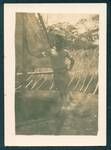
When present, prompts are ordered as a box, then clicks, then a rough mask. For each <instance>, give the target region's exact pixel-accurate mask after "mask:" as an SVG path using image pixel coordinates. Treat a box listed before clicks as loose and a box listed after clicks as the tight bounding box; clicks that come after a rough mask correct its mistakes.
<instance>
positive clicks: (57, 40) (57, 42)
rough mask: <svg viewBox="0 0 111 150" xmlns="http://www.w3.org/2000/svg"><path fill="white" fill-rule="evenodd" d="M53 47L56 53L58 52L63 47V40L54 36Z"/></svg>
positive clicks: (58, 36)
mask: <svg viewBox="0 0 111 150" xmlns="http://www.w3.org/2000/svg"><path fill="white" fill-rule="evenodd" d="M54 44H55V47H56V50H57V51H60V50H62V49H63V47H64V39H63V37H62V36H61V35H58V34H56V36H55V43H54Z"/></svg>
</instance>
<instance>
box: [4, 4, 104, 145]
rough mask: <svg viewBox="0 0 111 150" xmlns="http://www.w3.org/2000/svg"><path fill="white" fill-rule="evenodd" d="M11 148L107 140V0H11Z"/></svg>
mask: <svg viewBox="0 0 111 150" xmlns="http://www.w3.org/2000/svg"><path fill="white" fill-rule="evenodd" d="M4 11H5V12H4V34H5V35H4V47H5V48H4V50H5V52H4V54H5V57H4V62H5V77H4V82H5V93H4V94H5V112H4V113H5V145H6V146H84V145H85V146H96V145H99V146H103V145H105V144H106V4H102V3H101V4H5V6H4Z"/></svg>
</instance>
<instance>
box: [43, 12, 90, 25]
mask: <svg viewBox="0 0 111 150" xmlns="http://www.w3.org/2000/svg"><path fill="white" fill-rule="evenodd" d="M42 16H43V19H44V22H45V24H47V25H52V24H56V23H59V22H69V23H70V24H72V25H75V24H76V23H77V22H78V21H79V20H80V19H83V18H86V19H90V18H91V16H92V15H91V14H42Z"/></svg>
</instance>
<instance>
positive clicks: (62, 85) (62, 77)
mask: <svg viewBox="0 0 111 150" xmlns="http://www.w3.org/2000/svg"><path fill="white" fill-rule="evenodd" d="M63 45H64V43H63V38H62V36H60V35H56V38H55V46H54V47H53V48H52V49H51V50H47V51H45V52H43V55H44V56H46V55H47V56H50V60H51V65H52V69H53V72H54V84H55V87H56V88H57V89H58V90H59V92H60V97H61V98H60V99H61V102H60V103H61V105H62V107H61V108H64V107H65V106H66V103H67V101H69V100H70V98H71V95H70V92H69V89H68V84H69V82H70V76H69V73H68V71H69V70H71V69H72V67H73V65H74V59H73V57H72V56H71V55H70V54H69V52H68V51H67V50H64V49H63ZM66 59H68V61H70V64H69V65H68V64H66Z"/></svg>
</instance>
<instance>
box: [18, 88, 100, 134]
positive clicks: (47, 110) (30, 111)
mask: <svg viewBox="0 0 111 150" xmlns="http://www.w3.org/2000/svg"><path fill="white" fill-rule="evenodd" d="M15 97H16V102H15V116H16V134H22V135H33V134H37V135H96V134H97V131H98V97H97V95H91V94H85V93H80V92H73V99H72V101H70V103H67V107H66V108H65V109H61V107H60V98H59V93H58V92H57V91H34V90H33V91H28V90H27V91H23V92H22V93H19V92H17V93H16V96H15Z"/></svg>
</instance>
